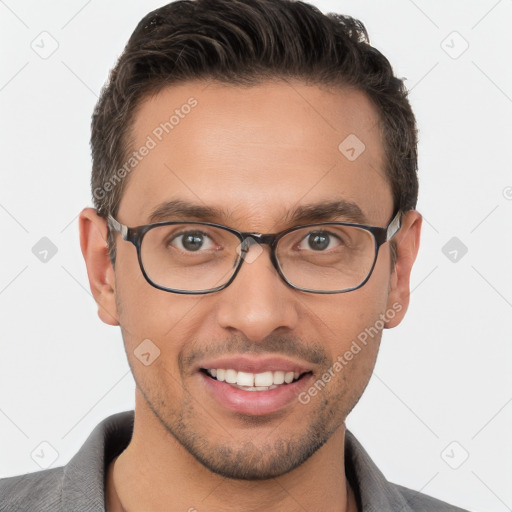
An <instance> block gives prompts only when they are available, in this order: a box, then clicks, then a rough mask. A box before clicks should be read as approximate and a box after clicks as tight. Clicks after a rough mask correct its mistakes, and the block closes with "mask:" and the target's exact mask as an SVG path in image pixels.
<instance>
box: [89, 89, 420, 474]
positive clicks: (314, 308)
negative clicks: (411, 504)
mask: <svg viewBox="0 0 512 512" xmlns="http://www.w3.org/2000/svg"><path fill="white" fill-rule="evenodd" d="M190 98H193V99H194V100H193V101H191V100H190ZM187 103H188V104H189V105H192V104H194V106H193V107H191V108H182V106H183V105H186V104H187ZM176 109H178V110H179V113H178V114H177V117H176V119H178V118H179V120H178V121H176V119H174V120H173V121H172V122H173V127H172V129H169V127H167V131H168V133H166V131H165V130H162V128H161V126H162V125H161V123H162V122H165V121H166V120H168V119H169V117H170V115H171V114H172V113H173V112H174V111H175V110H176ZM159 127H160V129H159ZM155 130H156V131H155ZM155 134H158V135H155ZM351 134H352V135H351ZM148 136H150V137H151V138H152V139H153V140H154V141H155V142H156V144H155V145H154V147H152V148H151V150H150V151H149V152H148V154H147V155H146V156H144V158H142V159H141V160H140V162H138V164H137V166H136V168H135V169H134V170H133V171H132V172H131V174H130V176H129V181H128V183H127V186H126V189H125V191H124V194H123V197H122V200H121V203H120V207H119V210H118V213H117V215H116V217H117V220H118V221H119V222H121V223H123V224H126V225H128V226H132V227H134V226H139V225H142V224H147V223H150V222H151V216H152V214H153V213H154V212H155V210H157V209H158V208H159V207H161V206H162V205H164V204H165V203H167V202H170V201H181V202H182V203H189V204H191V205H197V206H201V207H208V208H213V209H215V210H216V214H215V215H212V216H211V217H210V218H208V219H205V218H197V217H194V216H192V215H190V214H188V215H179V214H178V213H177V212H174V213H173V214H172V215H171V212H167V214H166V213H165V212H164V211H163V210H162V209H161V208H160V213H161V216H160V217H159V218H158V220H159V221H161V220H182V219H186V220H192V221H194V220H202V221H204V220H207V221H210V222H215V223H219V224H224V225H227V226H230V227H232V228H235V229H237V230H239V231H242V232H257V233H276V232H279V231H281V230H285V229H287V228H289V227H292V226H294V225H298V224H304V223H308V222H309V223H312V222H319V221H329V220H330V221H349V222H350V221H352V222H354V221H355V220H356V221H359V222H360V223H364V224H369V225H374V226H381V227H384V226H386V225H387V224H388V222H389V221H390V220H391V217H392V214H393V201H392V195H391V188H390V185H389V183H388V181H387V179H386V176H385V174H384V150H383V143H382V137H381V133H380V131H379V123H378V116H377V112H376V110H375V109H374V107H373V106H372V104H371V103H370V101H369V100H368V99H367V98H366V96H365V95H364V94H363V93H361V92H358V91H354V90H348V89H341V90H340V89H338V90H335V91H334V90H327V89H325V88H320V87H319V86H306V85H305V84H302V83H300V82H289V83H284V82H275V83H264V84H260V85H257V86H253V87H250V88H242V87H237V86H231V85H230V86H228V85H221V84H218V83H210V84H209V85H208V84H206V83H200V82H197V83H196V82H194V83H187V84H183V85H179V86H173V87H169V88H167V89H165V90H163V91H162V92H160V93H159V94H157V95H155V96H153V97H151V98H148V99H147V100H146V101H145V102H144V103H142V104H141V106H140V108H139V109H138V111H137V116H136V119H135V123H134V126H133V141H134V142H133V148H140V147H141V146H143V145H145V144H147V141H148ZM348 136H351V137H352V139H349V140H352V146H354V144H355V154H356V156H357V153H359V152H360V151H361V149H362V148H363V146H362V144H364V151H362V152H361V154H360V155H359V156H357V158H355V159H354V158H353V156H354V154H352V153H351V152H350V149H349V150H348V153H347V151H345V152H344V151H340V149H339V146H340V143H342V142H343V141H344V140H345V139H346V138H347V137H348ZM354 136H355V137H357V139H355V138H354ZM160 139H161V140H160ZM354 141H356V142H355V143H354ZM358 141H359V142H358ZM151 145H152V144H151ZM343 148H344V146H343V145H342V149H343ZM347 155H348V156H350V158H347ZM332 201H340V202H345V203H351V204H352V209H351V210H347V211H346V212H345V213H343V212H339V213H338V214H335V215H332V216H331V217H329V218H320V219H315V218H311V219H309V220H308V221H307V222H306V221H304V220H302V221H301V222H300V223H299V222H296V221H294V220H293V219H292V213H293V212H294V211H295V210H296V209H297V208H299V207H302V206H306V205H308V206H309V205H317V204H320V203H325V202H332ZM354 206H355V207H357V208H358V209H359V210H360V212H361V215H360V216H359V217H357V218H355V217H354V209H355V208H354ZM412 213H414V212H412ZM407 219H408V218H407V216H406V219H404V227H403V228H402V230H401V231H400V233H399V235H400V236H405V235H403V232H404V231H407V230H409V231H411V229H410V224H411V222H409V221H408V220H407ZM116 239H117V245H116V247H117V259H116V266H115V282H112V283H111V287H112V293H111V295H110V296H108V294H103V296H102V297H100V300H99V303H100V310H101V309H103V310H108V311H110V312H111V313H112V314H111V316H110V321H109V323H117V322H118V323H119V324H120V325H121V329H122V334H123V339H124V343H125V347H126V353H127V357H128V360H129V363H130V366H131V369H132V371H133V375H134V378H135V381H136V384H137V389H138V393H139V396H140V397H142V400H143V407H142V409H143V410H144V411H145V414H148V415H149V414H151V415H154V417H155V418H157V419H158V422H160V424H161V425H162V426H163V427H164V428H165V430H166V431H167V432H168V433H169V434H170V435H172V436H173V437H174V438H175V439H176V440H177V441H178V442H179V443H180V444H181V445H182V446H183V447H184V448H185V449H186V450H187V451H188V453H190V454H191V455H193V456H194V457H195V458H196V459H197V460H199V461H200V462H201V463H202V464H203V465H204V466H206V467H207V468H209V469H210V470H212V471H213V472H216V473H218V474H221V475H223V476H226V477H229V478H243V479H261V478H269V477H275V476H278V475H281V474H284V473H286V472H288V471H290V470H292V469H294V468H296V467H297V466H299V465H300V464H301V463H303V462H304V461H306V460H307V459H308V458H309V457H310V456H312V455H313V454H314V453H315V452H316V451H317V450H318V449H319V448H320V447H321V446H322V445H324V444H325V443H328V442H329V439H331V438H332V436H333V434H334V433H335V432H336V431H337V430H338V429H340V427H343V424H344V421H345V418H346V416H347V414H348V413H349V411H350V410H351V409H352V408H353V406H354V405H355V404H356V402H357V401H358V399H359V397H360V396H361V394H362V392H363V390H364V388H365V386H366V385H367V383H368V380H369V378H370V376H371V373H372V370H373V367H374V364H375V359H376V356H377V352H378V348H379V343H380V335H381V331H382V327H383V326H384V325H385V326H387V327H390V326H393V325H395V324H396V323H398V322H399V321H400V319H401V317H402V316H403V313H405V309H406V299H404V296H405V295H406V294H405V293H404V290H405V289H406V288H407V285H408V275H409V272H410V266H411V265H412V261H411V260H413V259H414V256H415V250H414V249H412V250H409V251H405V253H406V254H405V256H403V257H402V256H401V255H403V254H404V252H403V251H401V250H400V249H399V259H398V262H397V268H398V271H397V270H395V271H394V272H393V271H392V268H391V262H390V249H389V243H386V244H384V245H383V246H382V247H381V249H380V251H379V254H378V258H377V261H376V265H375V268H374V271H373V273H372V275H371V277H370V279H369V280H368V282H367V283H366V284H365V285H364V286H363V287H361V288H359V289H357V290H355V291H351V292H348V293H340V294H329V295H320V294H314V293H307V292H302V291H299V290H295V289H292V288H291V287H289V286H288V285H287V284H286V283H285V282H283V280H282V279H281V278H280V277H279V275H278V273H277V271H276V269H275V268H274V267H273V265H272V263H271V260H270V258H269V254H270V250H269V247H268V246H265V245H262V246H261V248H260V249H259V250H258V254H256V252H254V255H255V257H254V258H250V259H248V260H247V261H246V262H244V264H243V265H242V267H241V269H240V271H239V273H238V274H237V276H236V278H235V280H234V281H233V282H232V283H231V284H230V285H229V286H228V287H227V288H225V289H224V290H221V291H218V292H215V293H212V294H206V295H195V296H194V295H179V294H174V293H168V292H165V291H161V290H158V289H156V288H154V287H152V286H151V285H149V284H148V282H147V281H146V280H145V279H144V277H143V275H142V273H141V271H140V268H139V264H138V261H137V255H136V250H135V247H134V246H133V245H132V244H130V243H128V242H126V241H123V240H122V239H121V237H119V236H117V237H116ZM398 239H399V238H398ZM413 242H414V243H416V245H417V236H416V238H414V240H413ZM403 243H404V244H407V240H405V242H403ZM399 245H400V244H399ZM409 245H411V244H409ZM251 250H254V248H253V249H251ZM412 253H414V254H413V255H412V256H411V254H412ZM401 258H402V259H401ZM249 261H250V262H249ZM110 271H111V270H109V272H110ZM111 272H112V273H113V271H111ZM112 275H113V274H112ZM95 295H96V294H95ZM102 301H103V306H102V305H101V302H102ZM109 301H111V302H109ZM391 310H393V314H392V316H391V313H390V312H391ZM102 318H104V319H105V315H103V316H102ZM372 328H373V330H371V329H372ZM368 332H371V333H372V334H371V335H370V336H369V335H368ZM362 333H366V339H365V342H364V343H363V342H362V339H363V338H365V336H364V334H362ZM143 340H150V342H147V341H146V342H145V343H146V344H147V343H149V345H146V347H150V348H149V352H150V353H151V354H154V351H156V347H157V348H158V350H159V351H160V353H159V356H158V357H157V358H156V359H154V361H152V362H151V364H148V365H145V364H141V361H140V360H139V359H138V358H137V356H136V355H135V354H136V353H138V351H140V349H138V347H139V346H141V343H142V342H143ZM354 343H355V345H354ZM356 346H357V347H359V350H358V349H357V348H355V347H356ZM347 352H351V353H352V357H350V356H349V355H347ZM150 357H151V358H152V357H153V355H151V356H150ZM336 363H338V364H336ZM211 370H214V371H213V372H212V371H211ZM219 370H220V371H219ZM222 370H225V372H224V373H225V378H228V374H229V375H230V376H231V377H229V378H228V380H229V379H231V378H233V375H235V377H234V378H238V381H237V382H238V383H239V384H240V383H242V380H241V379H243V378H245V379H249V381H251V382H252V378H253V375H259V374H265V377H261V376H260V377H256V382H255V384H256V386H258V384H261V386H262V388H263V389H257V390H251V391H249V390H247V388H243V387H242V388H240V387H237V385H235V384H233V383H228V382H226V381H224V382H222V381H220V380H218V379H216V378H214V377H213V376H212V375H211V374H212V373H213V374H215V373H217V375H219V374H222V373H223V372H222ZM237 372H241V374H238V373H237ZM268 372H272V373H271V374H269V373H268ZM286 373H288V374H292V373H293V378H294V380H293V382H291V383H287V382H284V383H282V384H277V383H278V382H280V381H282V379H283V374H286ZM246 374H249V375H246ZM269 375H270V378H271V379H273V380H272V381H267V380H266V379H267V378H269ZM326 375H327V377H326ZM287 380H289V377H287ZM243 382H246V381H243ZM263 384H264V385H265V386H268V385H269V384H271V389H267V388H266V387H265V386H263ZM312 389H316V391H314V390H313V391H311V390H312Z"/></svg>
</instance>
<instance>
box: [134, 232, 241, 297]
mask: <svg viewBox="0 0 512 512" xmlns="http://www.w3.org/2000/svg"><path fill="white" fill-rule="evenodd" d="M239 245H240V240H239V239H238V237H237V236H236V235H234V234H233V233H230V232H229V231H226V230H224V229H221V228H215V227H211V226H205V225H202V224H191V223H186V224H173V225H168V226H157V227H154V228H152V229H150V230H149V231H148V232H146V234H145V235H144V238H143V240H142V245H141V260H142V266H143V267H144V270H145V272H146V274H147V276H148V277H149V279H150V280H151V281H153V283H155V284H157V285H159V286H162V287H164V288H170V289H173V290H182V291H201V290H204V291H206V290H212V289H214V288H217V287H219V286H222V285H223V284H225V283H226V282H227V281H229V279H230V278H231V276H232V275H233V273H234V271H235V267H236V263H237V261H238V258H239V255H238V253H237V247H238V246H239Z"/></svg>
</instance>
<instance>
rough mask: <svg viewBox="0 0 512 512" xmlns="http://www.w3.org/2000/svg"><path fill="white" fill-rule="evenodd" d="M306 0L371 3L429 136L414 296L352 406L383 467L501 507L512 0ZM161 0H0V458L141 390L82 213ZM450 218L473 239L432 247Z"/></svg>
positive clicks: (92, 418)
mask: <svg viewBox="0 0 512 512" xmlns="http://www.w3.org/2000/svg"><path fill="white" fill-rule="evenodd" d="M315 4H316V5H318V6H319V7H320V8H321V9H322V10H323V11H324V12H325V11H335V12H340V13H344V14H349V15H352V16H355V17H358V18H360V19H361V20H362V21H363V22H364V23H365V25H366V27H367V29H368V31H369V33H370V38H371V41H372V43H373V44H374V46H376V47H377V48H379V49H380V50H381V51H382V52H383V53H384V54H385V55H386V56H387V57H388V58H389V59H390V61H391V62H392V64H393V65H394V68H395V70H396V73H397V74H398V75H399V76H401V77H406V78H407V82H406V83H407V85H408V88H409V90H410V91H411V92H410V99H411V102H412V105H413V108H414V110H415V112H416V115H417V119H418V125H419V129H420V139H421V142H420V148H419V150H420V201H419V204H418V209H419V210H420V212H421V213H423V215H424V218H425V222H424V230H423V238H422V247H421V250H420V255H419V259H418V261H417V264H416V267H415V270H414V273H413V278H412V288H413V292H412V296H411V306H410V310H409V312H408V314H407V317H406V319H405V321H404V322H403V324H402V325H401V326H399V327H398V328H396V329H394V330H393V331H387V332H385V334H384V339H383V344H382V349H381V354H380V358H379V361H378V363H377V367H376V370H375V374H374V377H373V378H372V380H371V382H370V384H369V386H368V389H367V391H366V394H365V395H364V397H363V399H362V400H361V402H360V403H359V405H358V406H357V407H356V409H355V410H354V412H353V413H352V415H351V416H350V418H349V421H348V426H349V428H350V429H351V430H352V431H353V432H354V433H355V434H356V435H357V436H358V438H359V439H360V441H361V442H362V443H363V445H364V446H365V448H366V449H367V450H368V451H369V453H370V455H371V456H372V457H373V458H374V460H375V462H376V463H377V464H378V466H379V467H380V468H381V470H382V471H383V472H384V474H385V475H386V476H387V477H388V479H389V480H391V481H395V482H398V483H401V484H402V485H405V486H407V487H411V488H413V489H417V490H422V492H425V493H427V494H431V495H433V496H436V497H439V498H441V499H443V500H446V501H449V502H452V503H456V504H457V505H459V506H462V507H465V508H468V509H469V510H472V511H480V512H484V511H485V512H505V511H507V510H512V485H511V483H512V440H511V432H512V428H511V427H512V348H511V335H510V323H511V319H512V242H511V239H512V234H511V233H512V229H511V228H512V223H511V221H512V188H511V187H512V171H511V162H512V149H511V147H512V123H511V122H510V116H511V114H512V71H511V66H510V49H511V48H512V31H511V29H510V27H511V26H512V1H511V0H500V1H496V0H481V1H467V0H464V1H463V0H458V1H454V0H451V1H441V0H436V1H429V2H428V1H426V0H415V1H414V2H413V1H412V0H393V1H386V2H382V1H380V0H366V1H361V0H359V1H356V0H352V1H339V2H334V1H328V0H324V1H316V2H315ZM160 5H162V3H161V2H156V1H142V0H139V1H134V0H132V1H121V0H111V1H109V2H99V1H94V0H92V1H91V0H90V1H88V2H87V1H84V0H73V1H69V0H68V1H63V0H60V1H54V2H52V3H51V4H50V3H49V2H36V1H35V0H34V1H17V2H15V1H14V0H5V1H0V47H1V48H2V65H1V66H0V107H1V116H0V129H1V132H0V141H1V149H2V150H1V160H0V169H1V185H0V223H1V224H0V225H1V235H2V238H1V243H0V246H1V248H2V250H1V251H0V261H1V263H0V322H1V323H0V325H1V338H0V344H1V345H0V434H1V435H0V476H10V475H15V474H20V473H25V472H31V471H36V470H38V469H40V467H39V466H38V465H37V463H36V462H35V460H34V459H35V457H34V459H33V458H32V457H31V453H33V452H34V450H36V452H37V450H39V452H40V451H41V449H43V451H44V452H45V454H46V455H45V457H47V460H46V464H48V463H49V462H51V461H52V454H53V453H55V457H53V458H55V461H53V462H52V466H58V465H63V464H65V463H66V462H67V461H68V460H69V459H70V458H71V457H72V456H73V455H74V454H75V453H76V451H77V450H78V449H79V447H80V446H81V445H82V443H83V442H84V440H85V439H86V438H87V436H88V435H89V433H90V432H91V430H92V429H93V428H94V426H96V425H97V423H99V422H100V421H101V420H102V419H104V418H105V417H106V416H108V415H110V414H112V413H114V412H118V411H122V410H127V409H131V408H133V395H134V383H133V379H132V377H131V374H130V373H129V370H128V365H127V362H126V357H125V354H124V350H123V347H122V340H121V336H120V331H119V328H113V327H108V326H106V325H104V324H102V323H101V322H100V320H99V319H98V317H97V316H96V307H95V303H94V301H93V299H92V297H91V295H90V292H89V288H88V282H87V275H86V271H85V265H84V263H83V260H82V256H81V253H80V249H79V242H78V226H77V215H78V213H79V211H80V210H81V208H82V207H83V206H87V205H92V202H91V199H90V190H89V179H90V153H89V146H88V144H89V126H90V117H91V113H92V110H93V107H94V105H95V102H96V100H97V96H98V94H99V91H100V89H101V87H102V85H103V83H104V82H105V80H106V78H107V72H108V70H109V69H110V68H111V67H112V66H113V64H114V62H115V60H116V58H117V57H118V56H119V54H120V52H121V51H122V48H123V47H124V44H125V43H126V41H127V39H128V37H129V35H130V34H131V32H132V30H133V29H134V27H135V25H136V23H137V22H138V21H139V19H140V18H141V17H142V16H143V15H144V14H146V13H147V12H148V11H150V10H152V9H154V8H157V7H159V6H160ZM43 31H46V32H48V33H49V34H51V36H48V35H43V36H40V34H41V32H43ZM454 31H455V32H457V33H456V34H454V33H453V32H454ZM42 37H44V38H46V39H45V48H46V50H48V49H51V45H52V44H56V43H52V39H51V38H53V39H54V40H55V41H56V42H57V43H58V48H57V50H56V51H55V52H54V53H53V54H52V55H51V56H49V57H48V58H46V59H43V58H41V57H40V56H39V55H38V54H37V53H36V52H35V51H34V50H33V49H32V47H31V44H33V45H34V46H35V44H40V45H41V43H40V41H41V38H42ZM32 41H35V43H32ZM466 45H469V46H468V48H467V50H465V51H464V52H463V53H461V52H462V50H464V49H465V47H466ZM459 54H460V55H459ZM455 57H456V58H455ZM42 237H48V238H49V239H50V240H51V241H52V242H53V244H55V246H56V248H57V253H56V254H55V255H54V256H53V257H52V258H51V259H50V260H49V261H47V262H46V263H43V262H41V261H40V260H39V259H38V258H36V256H35V255H34V254H33V252H32V247H33V246H34V245H35V244H36V243H37V242H38V241H39V240H40V239H41V238H42ZM452 237H457V238H458V239H459V240H460V242H457V243H458V244H459V245H460V243H463V244H464V245H465V246H466V247H467V249H468V252H467V254H465V255H464V256H462V257H461V254H462V253H461V252H460V249H459V252H458V256H457V261H456V262H453V261H451V260H450V259H449V258H448V257H447V256H445V254H444V253H443V251H442V248H443V247H444V246H445V244H446V243H447V242H448V241H449V240H450V239H452ZM449 250H453V247H451V246H449V247H448V249H447V250H445V252H448V251H449ZM452 257H453V253H452ZM43 441H45V442H47V443H49V444H50V445H51V447H53V448H50V447H48V445H43V447H42V448H41V447H40V443H41V442H43ZM454 441H455V444H451V443H453V442H454ZM447 447H448V448H447ZM446 448H447V449H446ZM52 450H55V452H53V451H52ZM466 455H469V457H468V458H467V460H465V461H464V462H463V463H462V465H460V467H459V468H458V469H453V468H452V467H450V466H449V464H448V463H450V464H451V465H452V466H458V465H459V464H460V463H461V462H462V461H463V460H464V457H465V456H466ZM43 463H44V462H43Z"/></svg>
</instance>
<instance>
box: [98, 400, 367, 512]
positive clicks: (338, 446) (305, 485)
mask: <svg viewBox="0 0 512 512" xmlns="http://www.w3.org/2000/svg"><path fill="white" fill-rule="evenodd" d="M140 402H142V401H139V404H138V405H143V404H142V403H140ZM135 411H136V412H135V422H134V430H133V436H132V439H131V441H130V444H129V445H128V447H127V448H126V449H125V451H124V452H122V453H121V455H119V457H118V458H117V459H116V461H115V465H111V467H110V468H109V472H108V478H107V504H109V505H110V506H109V507H107V509H108V510H112V511H113V512H117V511H119V512H123V511H126V512H131V511H135V510H155V511H160V510H162V511H163V510H165V511H167V512H174V511H176V512H177V511H180V512H183V511H190V512H203V511H206V510H207V511H208V512H219V511H222V512H239V511H240V510H244V511H247V512H260V511H261V512H263V511H265V512H277V511H283V510H286V511H287V512H295V511H297V512H298V511H304V510H309V511H317V510H318V511H333V512H334V511H335V512H356V510H357V508H356V505H355V499H354V496H353V493H352V492H351V490H350V487H349V485H348V483H347V480H346V477H345V464H344V441H345V429H344V427H343V426H342V427H340V428H339V429H338V430H337V431H336V432H335V433H334V434H333V435H332V436H331V438H330V439H329V441H328V442H327V443H326V444H325V445H324V446H323V447H322V448H320V449H319V450H318V451H317V452H316V453H315V454H314V455H313V456H311V457H310V458H309V459H308V460H307V461H306V462H304V463H303V464H302V465H301V466H299V467H297V468H295V469H294V470H292V471H290V472H289V473H287V474H285V475H282V476H279V477H277V478H272V479H268V480H258V481H246V480H233V479H227V478H224V477H222V476H220V475H216V474H214V473H212V472H211V471H210V470H208V469H207V468H205V467H204V466H203V465H202V464H200V463H199V462H198V461H197V460H196V459H195V458H194V457H192V456H191V455H190V454H189V453H188V452H187V451H186V450H185V449H184V448H183V447H182V446H181V445H180V444H179V443H178V442H177V441H176V440H175V439H174V437H173V436H172V435H171V434H169V433H168V432H167V431H166V430H165V429H164V427H163V426H162V425H161V423H160V422H159V421H158V419H157V418H156V417H155V416H154V415H153V413H152V412H151V411H149V410H148V409H146V410H143V411H141V410H140V408H138V407H136V408H135ZM141 412H142V414H141ZM121 504H122V505H121Z"/></svg>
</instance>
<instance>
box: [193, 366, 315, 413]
mask: <svg viewBox="0 0 512 512" xmlns="http://www.w3.org/2000/svg"><path fill="white" fill-rule="evenodd" d="M200 375H201V377H202V379H203V382H204V384H205V386H206V388H207V389H208V391H209V392H210V393H211V394H212V395H213V397H214V399H215V400H217V401H218V402H219V403H220V404H221V405H222V406H224V407H225V408H226V409H229V410H231V411H233V412H237V413H240V414H251V415H254V416H259V415H264V414H271V413H274V412H278V411H280V410H281V409H283V408H284V407H286V406H287V405H289V404H292V403H293V402H296V403H297V402H298V398H297V397H298V395H299V394H300V393H301V392H302V391H303V390H304V389H306V388H307V386H308V383H309V381H310V379H311V378H312V377H313V376H312V375H311V374H308V375H304V377H302V378H300V379H299V380H297V381H295V382H292V383H290V384H283V385H280V386H278V387H277V388H275V389H270V390H268V391H244V390H243V389H239V388H236V387H234V386H232V385H231V384H228V383H227V382H220V381H218V380H216V379H213V378H211V377H208V375H205V374H204V373H203V372H200Z"/></svg>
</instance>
